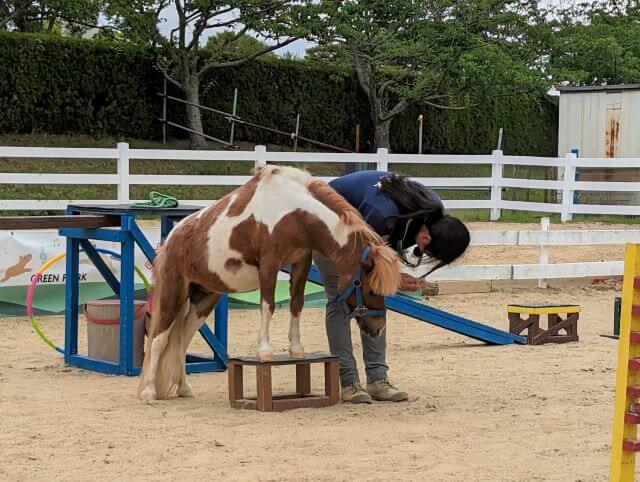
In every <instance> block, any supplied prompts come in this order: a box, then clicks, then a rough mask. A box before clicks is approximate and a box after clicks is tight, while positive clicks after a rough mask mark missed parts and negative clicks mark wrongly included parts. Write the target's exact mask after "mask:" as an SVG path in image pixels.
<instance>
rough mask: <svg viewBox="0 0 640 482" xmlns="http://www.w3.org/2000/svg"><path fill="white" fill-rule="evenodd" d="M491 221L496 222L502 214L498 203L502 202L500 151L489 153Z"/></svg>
mask: <svg viewBox="0 0 640 482" xmlns="http://www.w3.org/2000/svg"><path fill="white" fill-rule="evenodd" d="M491 156H492V157H493V162H492V163H491V216H490V219H491V221H498V220H499V219H500V216H501V214H502V210H501V209H500V202H501V201H502V151H501V150H499V149H496V150H495V151H492V152H491Z"/></svg>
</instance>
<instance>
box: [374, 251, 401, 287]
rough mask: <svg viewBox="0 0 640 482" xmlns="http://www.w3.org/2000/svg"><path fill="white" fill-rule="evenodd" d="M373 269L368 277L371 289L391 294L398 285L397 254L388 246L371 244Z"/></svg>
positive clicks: (398, 268)
mask: <svg viewBox="0 0 640 482" xmlns="http://www.w3.org/2000/svg"><path fill="white" fill-rule="evenodd" d="M371 256H372V257H373V270H372V271H371V276H370V277H369V284H370V286H371V291H373V292H374V293H376V294H379V295H392V294H394V293H395V292H396V291H398V288H399V287H400V277H401V274H400V267H399V266H398V263H399V261H398V255H397V253H396V252H395V251H394V250H393V249H392V248H390V247H389V246H386V245H384V246H372V248H371Z"/></svg>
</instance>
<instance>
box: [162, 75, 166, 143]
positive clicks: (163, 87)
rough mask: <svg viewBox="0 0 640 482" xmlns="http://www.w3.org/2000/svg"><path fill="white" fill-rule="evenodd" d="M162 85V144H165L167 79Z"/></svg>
mask: <svg viewBox="0 0 640 482" xmlns="http://www.w3.org/2000/svg"><path fill="white" fill-rule="evenodd" d="M163 79H164V82H163V83H162V144H166V143H167V78H166V77H163Z"/></svg>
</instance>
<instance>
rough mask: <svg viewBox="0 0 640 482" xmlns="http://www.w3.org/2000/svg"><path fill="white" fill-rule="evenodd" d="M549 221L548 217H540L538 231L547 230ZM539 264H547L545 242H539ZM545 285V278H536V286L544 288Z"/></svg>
mask: <svg viewBox="0 0 640 482" xmlns="http://www.w3.org/2000/svg"><path fill="white" fill-rule="evenodd" d="M549 222H550V219H549V218H542V219H540V231H542V232H545V233H546V232H547V231H549ZM538 263H539V264H549V247H548V245H546V244H541V245H540V258H539V260H538ZM546 287H547V280H546V279H539V280H538V288H546Z"/></svg>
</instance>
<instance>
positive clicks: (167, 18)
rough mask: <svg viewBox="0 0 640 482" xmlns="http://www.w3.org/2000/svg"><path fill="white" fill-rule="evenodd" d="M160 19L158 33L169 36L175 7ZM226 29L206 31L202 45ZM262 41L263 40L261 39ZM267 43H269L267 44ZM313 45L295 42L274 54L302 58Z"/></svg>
mask: <svg viewBox="0 0 640 482" xmlns="http://www.w3.org/2000/svg"><path fill="white" fill-rule="evenodd" d="M160 17H161V18H162V19H163V21H162V22H161V23H160V31H161V32H162V33H163V34H165V35H167V36H168V35H169V32H171V29H172V28H174V27H175V26H176V25H177V24H178V16H177V13H176V10H175V7H173V4H172V5H170V6H169V7H168V8H165V9H164V10H163V11H162V12H161V13H160ZM220 19H221V20H222V19H225V20H230V19H231V15H225V16H221V17H220ZM224 30H226V29H224V28H219V29H210V30H208V31H206V32H205V33H204V34H203V36H202V42H201V43H202V44H203V45H204V44H206V43H207V38H209V37H210V36H211V35H215V34H216V33H218V32H222V31H224ZM258 38H259V37H258ZM261 40H264V39H261ZM267 43H271V42H267ZM312 45H313V42H308V41H306V40H297V41H295V42H293V43H291V44H289V45H287V46H285V47H282V48H280V49H278V50H276V51H275V53H276V54H277V55H284V54H285V53H287V52H291V53H292V54H294V55H296V56H297V57H304V53H305V50H306V49H307V48H309V47H310V46H312Z"/></svg>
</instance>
